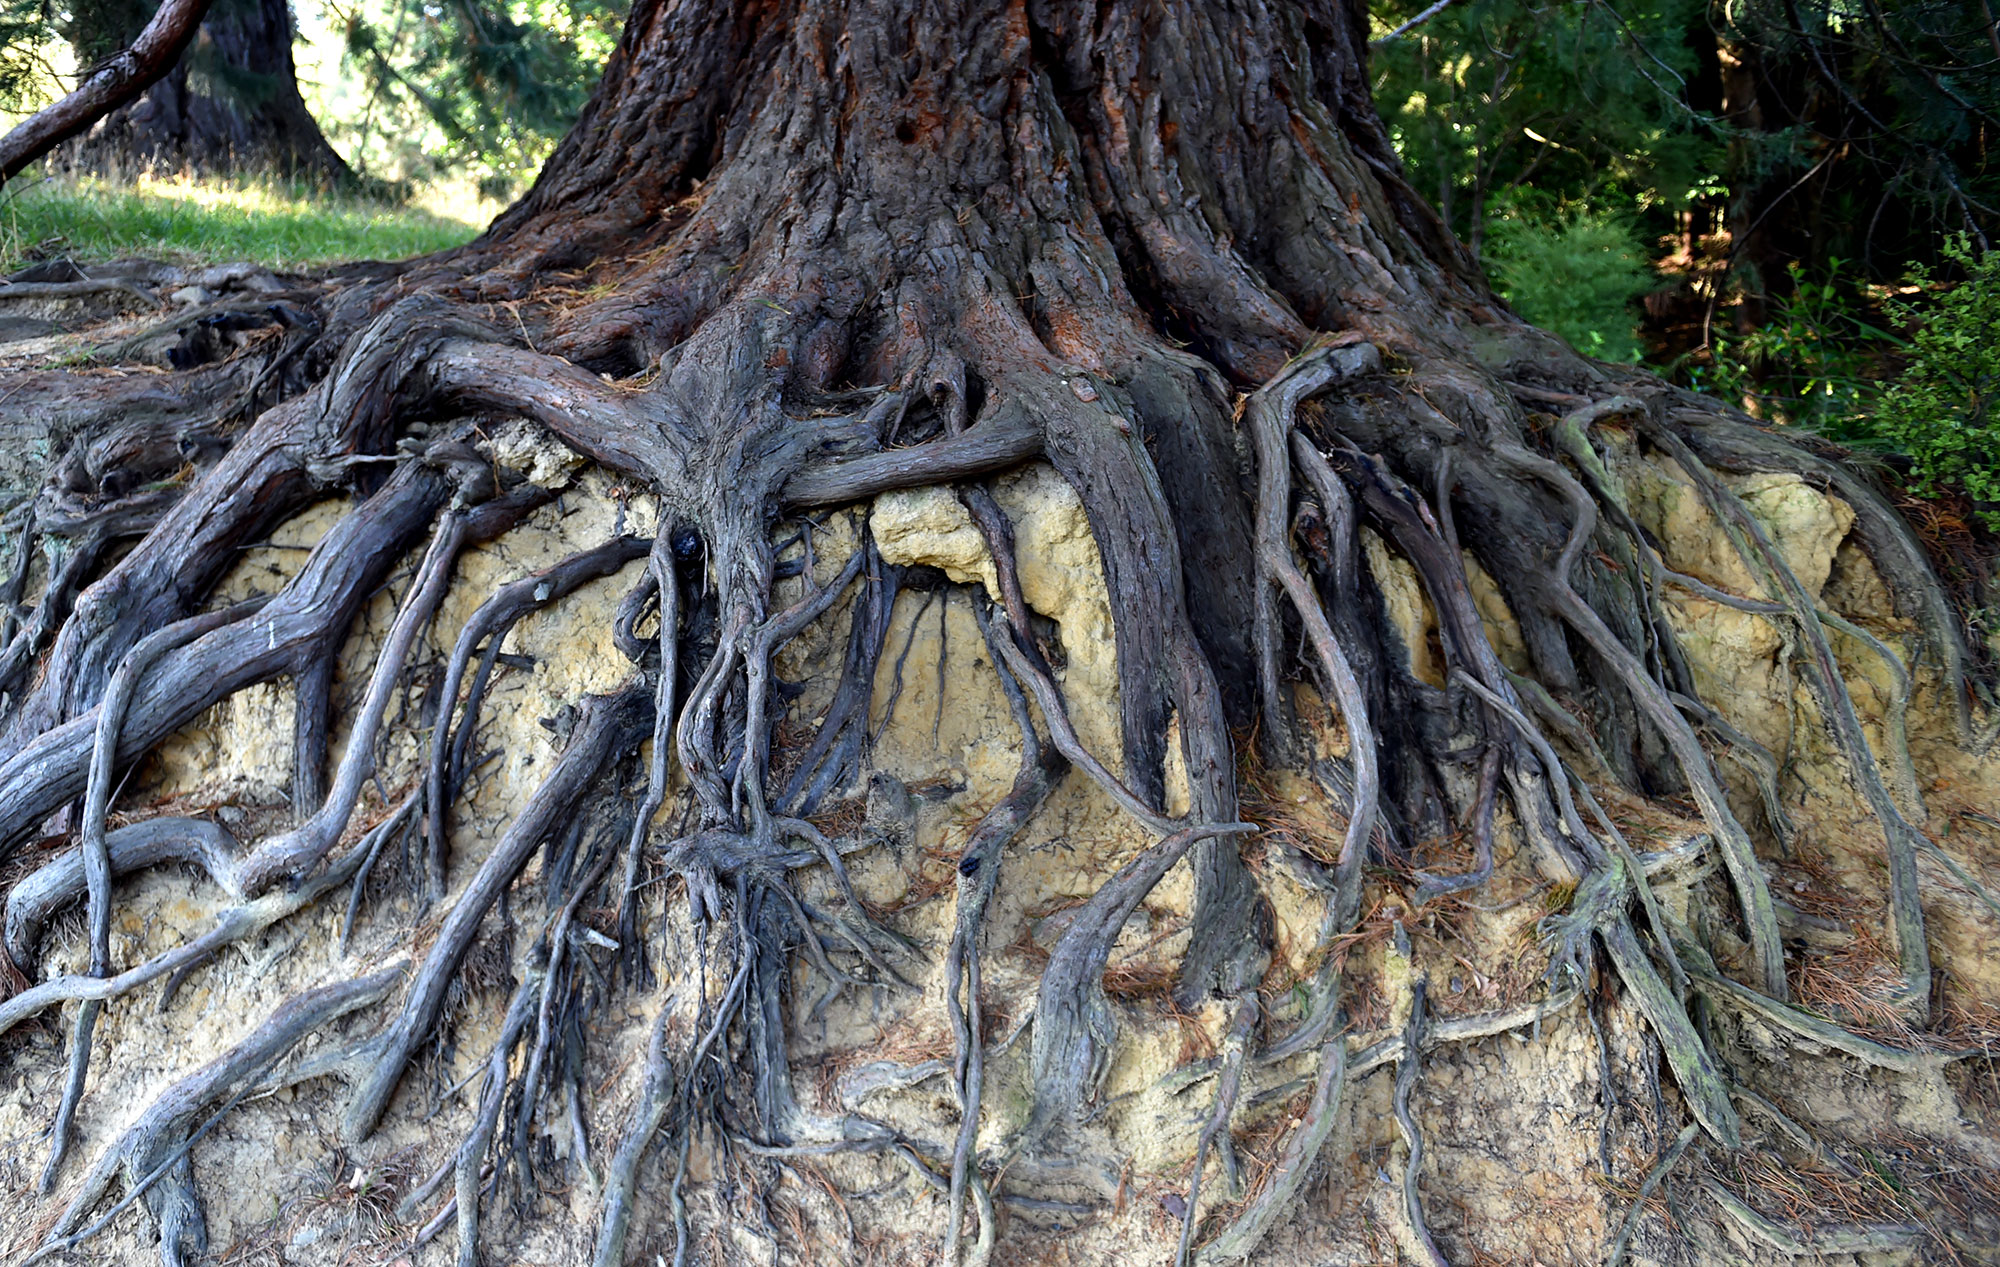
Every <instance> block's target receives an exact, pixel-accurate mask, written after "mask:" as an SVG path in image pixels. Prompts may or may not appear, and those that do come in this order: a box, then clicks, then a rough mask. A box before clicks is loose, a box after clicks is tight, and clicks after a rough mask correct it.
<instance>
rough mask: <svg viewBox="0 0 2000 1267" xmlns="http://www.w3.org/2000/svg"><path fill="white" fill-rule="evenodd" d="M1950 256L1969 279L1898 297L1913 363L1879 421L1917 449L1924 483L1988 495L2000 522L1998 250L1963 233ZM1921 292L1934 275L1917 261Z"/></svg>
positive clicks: (1887, 397) (1908, 449) (1992, 523)
mask: <svg viewBox="0 0 2000 1267" xmlns="http://www.w3.org/2000/svg"><path fill="white" fill-rule="evenodd" d="M1944 257H1945V259H1946V260H1947V261H1949V262H1950V263H1952V264H1954V265H1956V266H1957V267H1958V268H1960V269H1962V270H1963V271H1964V274H1965V276H1964V280H1962V281H1961V282H1959V283H1958V284H1957V285H1955V286H1952V287H1951V288H1949V289H1947V290H1942V291H1939V292H1937V293H1936V294H1935V296H1934V297H1933V298H1931V299H1930V300H1929V302H1927V303H1921V304H1912V303H1902V304H1898V305H1897V309H1898V315H1899V316H1901V317H1902V318H1903V320H1904V321H1905V322H1906V323H1908V324H1909V325H1910V326H1912V327H1913V328H1914V331H1915V332H1914V334H1913V335H1912V337H1911V340H1910V344H1911V353H1910V363H1909V367H1908V368H1907V369H1905V370H1904V371H1903V373H1902V374H1901V375H1900V376H1899V377H1898V378H1897V379H1896V381H1895V382H1894V383H1892V384H1890V386H1889V389H1888V391H1886V392H1885V393H1883V396H1882V400H1881V404H1880V406H1879V407H1878V409H1877V410H1876V417H1875V425H1876V428H1877V429H1878V430H1879V431H1880V432H1881V433H1882V434H1883V435H1884V436H1885V437H1886V438H1888V439H1889V440H1890V441H1891V442H1892V443H1894V444H1895V445H1896V447H1897V448H1899V449H1901V450H1902V451H1903V452H1904V453H1907V454H1908V455H1909V457H1910V473H1911V475H1912V477H1913V482H1914V484H1915V487H1916V489H1917V491H1919V492H1929V491H1933V490H1935V489H1936V487H1937V485H1938V484H1939V483H1941V482H1949V483H1952V484H1956V485H1957V486H1958V487H1960V488H1963V489H1964V490H1965V491H1966V492H1967V493H1968V494H1970V495H1971V496H1972V498H1973V499H1974V500H1975V501H1976V502H1978V503H1981V505H1980V510H1979V516H1980V518H1981V519H1982V520H1983V521H1984V522H1985V524H1986V526H1987V527H1989V528H1992V529H1995V530H1996V531H2000V417H1996V415H1995V413H1994V408H1993V397H1994V394H1995V393H1996V392H2000V253H1995V252H1993V251H1987V252H1986V253H1984V254H1983V255H1978V254H1975V253H1974V252H1973V249H1972V247H1971V244H1970V243H1968V242H1967V241H1966V240H1965V239H1964V238H1963V237H1960V238H1958V239H1956V240H1954V241H1951V242H1948V243H1947V244H1946V245H1945V248H1944ZM1913 277H1914V280H1915V281H1916V282H1917V284H1918V287H1919V289H1920V292H1921V291H1923V290H1928V289H1930V287H1931V284H1932V282H1933V279H1932V277H1931V276H1930V274H1929V273H1928V271H1927V270H1924V269H1922V268H1919V269H1916V270H1914V273H1913Z"/></svg>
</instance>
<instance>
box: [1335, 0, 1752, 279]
mask: <svg viewBox="0 0 2000 1267" xmlns="http://www.w3.org/2000/svg"><path fill="white" fill-rule="evenodd" d="M1425 7H1426V4H1425V3H1422V2H1420V0H1373V13H1374V18H1375V22H1376V26H1377V28H1378V29H1380V30H1383V31H1388V30H1390V29H1393V28H1394V27H1395V26H1396V25H1397V24H1398V23H1400V22H1403V21H1405V20H1408V19H1409V18H1411V17H1413V16H1415V15H1416V14H1417V13H1418V12H1420V11H1421V10H1422V9H1424V8H1425ZM1706 7H1707V6H1706V3H1705V0H1624V2H1623V3H1621V4H1620V5H1619V6H1618V7H1617V8H1613V7H1612V6H1611V5H1609V4H1607V3H1603V2H1602V0H1460V2H1459V3H1457V4H1454V5H1452V6H1451V7H1450V8H1447V9H1445V10H1444V11H1442V12H1441V13H1439V14H1437V15H1436V16H1435V17H1432V18H1430V19H1429V20H1427V21H1426V22H1424V23H1423V24H1422V25H1421V26H1419V27H1416V28H1415V29H1413V30H1411V31H1410V32H1408V33H1407V34H1404V35H1402V36H1399V37H1397V38H1395V39H1392V40H1387V41H1385V42H1381V43H1379V44H1378V45H1377V47H1376V49H1375V60H1374V69H1375V74H1376V94H1375V96H1376V104H1377V107H1378V108H1379V109H1380V110H1381V112H1382V116H1383V119H1384V121H1385V122H1387V123H1388V125H1389V129H1390V135H1391V138H1392V139H1393V140H1394V142H1395V144H1396V148H1397V150H1398V152H1399V153H1401V155H1402V156H1403V162H1404V163H1405V164H1406V165H1407V167H1408V168H1409V171H1410V176H1411V180H1412V182H1413V183H1414V184H1415V185H1416V187H1417V188H1418V189H1419V190H1421V191H1423V193H1424V194H1426V195H1427V196H1428V197H1430V198H1431V199H1432V200H1433V201H1434V202H1435V203H1436V204H1437V206H1438V209H1439V210H1440V212H1441V213H1443V214H1444V216H1445V218H1446V219H1447V220H1448V221H1449V222H1450V223H1451V224H1452V226H1453V228H1454V229H1455V231H1457V232H1458V234H1459V235H1460V237H1462V238H1464V239H1465V240H1466V241H1467V242H1469V243H1470V244H1472V245H1473V247H1474V249H1475V250H1478V249H1479V248H1480V247H1481V245H1482V243H1481V239H1482V236H1483V234H1484V232H1485V229H1486V220H1487V217H1488V214H1489V213H1490V211H1491V210H1492V208H1493V207H1494V206H1495V205H1497V204H1501V203H1505V202H1507V201H1509V200H1510V199H1512V198H1514V197H1516V196H1517V194H1518V191H1522V190H1529V189H1531V190H1533V191H1534V192H1535V193H1536V194H1537V195H1538V196H1539V197H1540V198H1541V199H1543V200H1545V201H1547V202H1551V203H1554V204H1557V205H1561V206H1565V207H1573V206H1578V205H1588V206H1591V207H1595V208H1598V209H1600V210H1607V211H1609V210H1617V211H1621V212H1632V211H1638V210H1648V209H1656V208H1660V207H1666V206H1678V205H1680V204H1682V203H1685V202H1686V201H1687V199H1688V198H1689V197H1690V195H1691V192H1692V191H1695V190H1696V189H1697V188H1698V187H1700V186H1702V185H1703V184H1704V182H1712V181H1713V180H1714V175H1713V173H1714V172H1715V171H1717V170H1718V164H1719V163H1720V161H1721V157H1722V149H1721V145H1720V143H1719V141H1718V139H1717V138H1716V137H1715V136H1714V135H1713V134H1712V133H1711V132H1710V131H1708V130H1706V128H1705V126H1704V125H1705V122H1706V121H1705V120H1704V119H1703V118H1702V117H1701V116H1700V115H1699V114H1698V112H1696V111H1695V110H1694V109H1692V108H1691V107H1690V106H1689V105H1688V103H1687V100H1686V97H1687V92H1686V81H1687V80H1688V78H1689V77H1690V76H1692V75H1694V74H1695V73H1696V70H1697V66H1696V58H1695V54H1694V52H1693V50H1692V48H1691V47H1690V46H1689V42H1688V41H1687V39H1686V38H1685V37H1686V33H1687V32H1688V30H1689V29H1690V28H1691V27H1692V26H1694V25H1695V24H1698V23H1700V22H1702V21H1703V20H1704V13H1705V10H1706Z"/></svg>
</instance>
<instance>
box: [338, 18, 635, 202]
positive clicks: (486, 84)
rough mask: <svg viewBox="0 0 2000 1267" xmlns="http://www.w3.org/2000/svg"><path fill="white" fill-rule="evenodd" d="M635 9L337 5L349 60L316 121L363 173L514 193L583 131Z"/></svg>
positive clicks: (343, 55)
mask: <svg viewBox="0 0 2000 1267" xmlns="http://www.w3.org/2000/svg"><path fill="white" fill-rule="evenodd" d="M627 4H628V0H325V12H324V14H323V15H322V18H321V20H322V21H324V22H325V23H327V24H328V30H327V35H328V36H329V37H330V38H331V39H332V40H333V41H337V46H338V47H339V48H340V50H341V56H340V62H339V64H338V66H329V65H324V64H322V65H321V66H320V67H319V68H318V69H319V74H318V76H316V77H317V78H319V79H320V80H321V83H320V84H319V85H318V91H317V94H316V95H317V96H318V98H319V99H318V100H317V101H313V105H314V113H315V115H316V116H317V117H318V118H319V119H320V121H321V126H322V128H323V129H324V130H325V131H326V133H327V135H328V137H329V138H330V139H332V140H333V141H334V142H335V144H337V145H338V146H340V148H341V149H342V150H343V151H344V152H345V153H346V154H347V156H348V159H349V162H351V163H352V164H354V166H355V167H356V168H357V169H358V170H362V171H366V172H371V173H374V174H377V175H384V176H392V177H395V178H398V179H403V180H414V181H419V182H421V181H425V180H431V179H436V178H438V177H441V176H447V175H453V176H457V175H470V176H472V177H473V178H474V179H476V180H479V181H480V182H481V186H482V189H484V190H485V191H486V192H487V193H489V194H491V195H495V196H504V195H507V194H510V193H512V192H513V191H515V190H517V189H518V188H520V187H521V186H522V185H524V184H525V183H526V182H527V181H528V180H529V179H530V178H532V177H533V175H534V173H535V171H536V169H538V168H539V167H540V165H541V162H542V160H543V159H544V158H546V157H547V155H548V153H549V151H550V150H551V149H552V148H553V147H554V145H555V143H556V142H557V141H558V140H560V139H561V138H562V135H563V134H564V133H565V132H567V131H568V130H569V127H570V125H571V124H572V123H574V122H575V121H576V116H577V114H578V113H579V112H580V111H581V110H582V109H583V104H584V102H585V101H586V100H587V99H588V98H589V95H590V90H591V89H592V88H593V87H595V86H596V83H597V78H598V75H599V73H600V72H601V71H602V69H603V66H604V60H605V58H607V57H609V56H610V53H611V50H612V48H613V47H615V46H616V44H617V40H618V34H619V31H620V29H621V28H622V26H623V24H624V20H625V12H626V9H627ZM309 42H310V41H309ZM302 69H303V68H302ZM329 72H331V73H329ZM329 81H331V82H329ZM308 92H309V96H308V100H309V101H312V100H313V98H312V95H311V94H312V87H311V86H310V85H308Z"/></svg>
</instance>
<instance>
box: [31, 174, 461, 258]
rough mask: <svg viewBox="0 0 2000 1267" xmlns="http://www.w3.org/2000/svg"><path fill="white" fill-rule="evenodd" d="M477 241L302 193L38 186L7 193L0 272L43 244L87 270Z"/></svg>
mask: <svg viewBox="0 0 2000 1267" xmlns="http://www.w3.org/2000/svg"><path fill="white" fill-rule="evenodd" d="M16 190H18V192H16ZM477 232H478V229H477V228H476V227H475V226H474V225H472V224H470V223H467V222H466V221H463V220H459V219H454V218H451V217H449V216H443V215H438V214H434V213H431V212H426V211H421V210H418V209H416V208H414V207H408V206H391V205H388V204H384V203H380V202H372V201H367V200H362V199H343V198H330V197H328V196H327V195H326V194H325V193H324V192H322V191H320V190H318V189H316V188H308V187H304V186H301V187H297V188H294V187H291V186H288V185H284V184H279V183H264V182H259V183H222V182H218V181H214V180H210V181H205V182H203V183H201V184H193V183H189V182H185V181H178V180H176V181H164V180H141V181H139V182H138V183H136V184H132V185H116V186H114V185H109V184H107V183H105V182H103V181H100V180H45V181H41V182H39V183H36V184H32V185H30V184H26V183H25V182H24V183H23V184H21V185H18V186H10V187H9V190H8V197H7V198H6V201H5V203H4V205H0V273H4V272H11V271H13V270H14V269H17V268H19V267H21V266H22V265H23V264H24V263H25V262H26V258H27V253H28V252H29V251H31V250H33V249H34V248H36V247H37V246H41V245H44V244H54V245H55V246H56V247H57V248H58V249H60V250H61V251H62V252H63V253H64V254H67V255H71V256H74V257H75V258H77V259H79V260H84V261H89V260H104V259H115V258H117V257H119V256H125V255H144V256H149V257H151V258H154V259H182V260H190V261H194V260H200V261H226V260H254V261H257V262H258V263H262V264H266V265H270V266H273V267H291V266H298V265H304V264H325V263H332V262H334V261H338V260H350V259H396V258H400V257H403V256H409V255H420V254H424V253H426V252H430V251H438V250H443V249H445V248H447V247H452V246H457V245H459V244H461V243H463V242H466V241H469V240H470V239H471V238H472V237H473V236H474V235H475V234H476V233H477Z"/></svg>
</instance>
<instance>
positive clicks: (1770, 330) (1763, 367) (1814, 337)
mask: <svg viewBox="0 0 2000 1267" xmlns="http://www.w3.org/2000/svg"><path fill="white" fill-rule="evenodd" d="M1845 263H1846V261H1843V260H1840V259H1838V258H1835V259H1830V260H1828V261H1827V267H1826V268H1825V269H1824V270H1823V271H1819V272H1818V273H1817V275H1809V274H1808V273H1807V272H1806V270H1805V269H1804V268H1802V267H1800V266H1799V265H1798V264H1796V263H1794V264H1792V265H1791V266H1790V268H1789V270H1788V271H1789V272H1790V274H1791V289H1790V293H1789V294H1783V293H1780V294H1774V295H1772V296H1771V297H1770V299H1769V301H1768V303H1769V307H1768V315H1767V318H1766V320H1765V322H1764V324H1763V325H1761V326H1758V327H1757V328H1755V329H1753V330H1749V331H1746V332H1744V333H1741V334H1738V333H1734V332H1732V331H1729V330H1726V329H1724V328H1722V324H1721V323H1720V322H1718V323H1717V326H1716V328H1715V329H1714V330H1713V332H1712V336H1711V337H1712V343H1711V345H1710V347H1709V348H1708V363H1707V364H1706V365H1699V366H1691V367H1686V369H1685V373H1684V375H1683V377H1684V378H1685V379H1686V380H1687V381H1689V383H1690V385H1692V386H1694V387H1695V388H1697V389H1698V390H1706V391H1711V392H1714V393H1716V394H1717V395H1721V396H1726V397H1728V398H1730V399H1731V400H1732V401H1734V402H1736V403H1738V404H1740V405H1742V406H1743V407H1744V408H1745V409H1747V410H1749V411H1750V412H1751V413H1753V414H1755V415H1756V416H1758V417H1760V418H1767V419H1770V420H1771V421H1773V422H1782V423H1789V424H1791V425H1793V426H1798V427H1804V428H1807V429H1809V430H1812V431H1814V432H1817V433H1819V434H1820V435H1823V436H1826V437H1827V438H1828V439H1830V440H1838V441H1840V442H1841V443H1842V444H1848V445H1853V446H1855V447H1857V448H1868V449H1875V448H1883V447H1894V444H1895V441H1894V440H1893V439H1891V438H1889V437H1886V436H1883V435H1882V434H1881V432H1880V430H1879V428H1877V427H1876V426H1875V423H1874V417H1873V413H1874V407H1875V401H1876V398H1877V397H1878V396H1879V395H1880V394H1881V387H1882V384H1881V380H1882V378H1883V377H1884V376H1885V373H1886V371H1887V370H1888V369H1889V368H1891V367H1890V366H1889V365H1888V364H1887V362H1888V358H1889V357H1890V356H1891V355H1892V354H1894V353H1895V352H1896V351H1897V350H1899V349H1900V348H1902V347H1903V346H1904V344H1903V341H1902V340H1901V339H1898V338H1897V337H1896V336H1895V335H1893V334H1891V333H1890V332H1889V331H1887V330H1884V329H1882V327H1881V326H1880V325H1878V324H1877V321H1878V320H1879V316H1878V313H1877V308H1876V305H1875V304H1874V303H1871V301H1870V300H1869V299H1868V298H1867V297H1866V296H1865V295H1864V293H1863V287H1862V285H1861V283H1860V280H1859V279H1858V277H1856V276H1855V275H1854V274H1852V273H1850V272H1849V271H1848V270H1847V269H1846V268H1845V267H1844V265H1845ZM1675 368H1676V369H1681V368H1682V367H1678V366H1677V367H1675Z"/></svg>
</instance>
